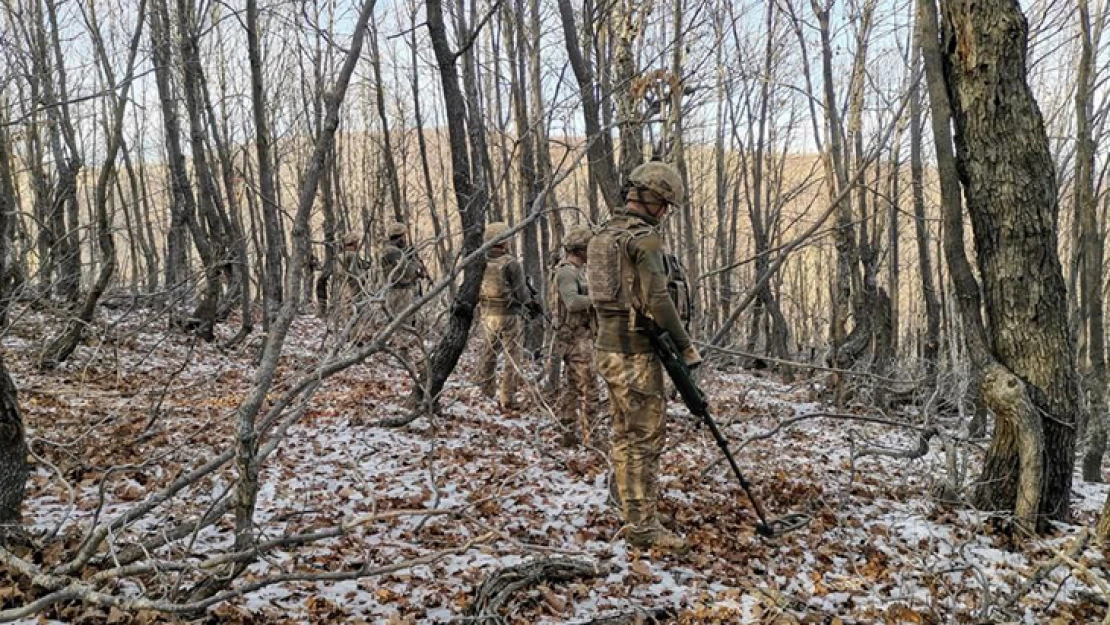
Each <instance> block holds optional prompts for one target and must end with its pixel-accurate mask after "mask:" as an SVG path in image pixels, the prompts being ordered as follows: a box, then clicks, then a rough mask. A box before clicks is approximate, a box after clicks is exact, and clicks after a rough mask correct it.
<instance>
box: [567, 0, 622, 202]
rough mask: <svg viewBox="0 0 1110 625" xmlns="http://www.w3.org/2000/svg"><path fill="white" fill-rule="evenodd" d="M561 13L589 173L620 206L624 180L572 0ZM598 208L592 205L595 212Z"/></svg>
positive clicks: (593, 180)
mask: <svg viewBox="0 0 1110 625" xmlns="http://www.w3.org/2000/svg"><path fill="white" fill-rule="evenodd" d="M558 2H559V16H560V18H561V19H562V24H563V37H564V40H565V41H566V47H567V57H568V58H569V59H570V66H571V69H572V70H573V71H574V77H575V80H577V82H578V91H579V95H580V97H581V98H582V116H583V117H584V119H585V122H586V142H587V143H586V151H587V153H588V154H587V158H588V159H589V172H590V180H591V181H592V184H595V185H597V188H598V190H599V191H600V192H601V197H602V198H603V199H604V200H605V204H606V206H608V207H609V209H610V210H612V209H613V208H615V207H617V206H620V204H621V193H620V186H619V185H620V179H619V178H618V176H617V168H616V165H615V164H614V162H613V140H612V138H611V136H610V134H609V131H608V129H606V130H604V131H603V130H602V127H601V113H600V110H601V109H600V106H599V105H598V101H597V97H596V96H595V95H594V94H595V90H596V88H597V87H596V85H595V84H594V75H593V70H592V69H591V67H590V64H589V63H587V61H586V59H587V58H589V56H587V55H586V54H585V53H584V52H583V50H582V48H581V46H580V45H579V43H578V25H577V24H576V23H575V20H574V9H573V8H572V7H571V3H570V0H558ZM593 212H594V209H593V207H592V205H591V214H592V213H593Z"/></svg>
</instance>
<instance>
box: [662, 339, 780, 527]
mask: <svg viewBox="0 0 1110 625" xmlns="http://www.w3.org/2000/svg"><path fill="white" fill-rule="evenodd" d="M646 334H647V336H648V337H649V339H650V340H651V346H652V348H653V350H654V351H655V354H656V355H657V356H658V357H659V360H661V361H662V363H663V368H664V369H666V370H667V375H668V376H670V378H671V380H672V381H673V382H674V385H675V388H677V389H678V394H679V395H681V396H682V401H683V402H684V403H685V404H686V407H687V408H689V410H690V413H691V414H693V415H694V416H696V417H698V418H700V419H701V420H702V421H703V422H704V423H705V424H706V425H707V426H708V427H709V431H710V432H711V433H712V434H713V440H715V441H716V442H717V447H719V448H720V449H721V453H723V454H724V456H725V459H726V460H728V465H729V466H730V467H732V472H733V474H734V475H736V479H737V480H739V482H740V487H741V488H743V489H744V494H745V495H747V496H748V501H750V502H751V503H752V508H754V509H755V514H756V516H757V517H759V525H757V526H756V532H757V533H759V534H761V535H763V536H773V535H775V534H776V533H782V531H790V529H796V528H795V527H794V525H795V524H796V523H797V522H798V521H800V520H801V518H800V517H801V515H790V516H789V517H786V518H784V519H783V520H780V521H779V522H776V523H775V524H774V525H772V524H771V523H768V522H767V515H766V514H764V513H763V506H762V505H760V503H759V500H758V499H756V497H755V495H754V494H753V493H752V490H751V484H749V483H748V480H746V479H744V474H743V473H741V471H740V467H739V465H737V464H736V459H735V458H733V457H732V451H731V450H729V448H728V440H726V439H725V436H724V434H721V430H720V428H718V427H717V422H716V421H714V420H713V417H712V416H710V414H709V402H708V401H707V400H706V398H705V394H704V393H702V391H701V389H700V388H698V385H697V383H696V382H694V378H693V376H692V375H691V374H690V368H689V367H687V366H686V362H685V361H684V360H683V359H682V354H681V353H680V352H679V351H678V346H677V345H675V342H674V339H673V338H671V335H670V334H668V333H667V332H664V331H662V330H656V331H650V330H649V331H647V332H646ZM787 520H789V521H788V522H786V523H784V521H787ZM779 526H782V527H783V528H786V527H788V528H789V529H785V530H782V529H779V530H776V527H779Z"/></svg>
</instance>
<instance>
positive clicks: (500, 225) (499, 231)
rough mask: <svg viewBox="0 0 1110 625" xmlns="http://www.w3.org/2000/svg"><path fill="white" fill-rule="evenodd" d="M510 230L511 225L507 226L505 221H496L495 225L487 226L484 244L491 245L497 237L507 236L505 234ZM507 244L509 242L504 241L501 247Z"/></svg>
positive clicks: (483, 239)
mask: <svg viewBox="0 0 1110 625" xmlns="http://www.w3.org/2000/svg"><path fill="white" fill-rule="evenodd" d="M508 229H509V224H507V223H505V222H503V221H495V222H493V223H490V224H487V225H486V233H485V234H484V235H483V236H482V242H483V243H489V242H490V241H492V240H494V239H496V238H497V237H499V236H501V235H503V234H505V232H506V231H507V230H508ZM507 243H508V241H502V242H501V245H505V244H507Z"/></svg>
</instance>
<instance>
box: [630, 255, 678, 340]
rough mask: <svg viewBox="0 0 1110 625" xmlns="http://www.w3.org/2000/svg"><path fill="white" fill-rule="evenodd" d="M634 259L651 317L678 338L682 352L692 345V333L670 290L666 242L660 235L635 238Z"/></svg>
mask: <svg viewBox="0 0 1110 625" xmlns="http://www.w3.org/2000/svg"><path fill="white" fill-rule="evenodd" d="M629 247H630V250H629V251H630V252H631V256H632V261H633V263H635V266H636V271H637V274H638V276H639V279H640V285H641V288H642V289H643V297H644V304H645V306H647V309H648V312H649V313H651V318H652V319H653V320H655V323H656V325H658V326H659V327H660V328H662V329H663V330H666V331H667V333H668V334H670V335H671V338H672V339H674V342H675V346H676V347H678V349H679V350H680V351H685V350H686V348H688V347H690V335H689V334H687V332H686V327H685V326H684V325H683V323H682V318H681V317H679V316H678V310H676V309H675V306H674V302H672V301H671V294H670V292H669V291H668V290H667V272H666V269H665V268H664V266H663V249H662V242H661V241H660V239H659V237H658V235H654V234H652V235H648V236H645V237H642V238H638V239H634V240H633V241H631V242H630V244H629Z"/></svg>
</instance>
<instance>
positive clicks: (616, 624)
mask: <svg viewBox="0 0 1110 625" xmlns="http://www.w3.org/2000/svg"><path fill="white" fill-rule="evenodd" d="M675 616H677V614H676V613H675V611H674V610H673V609H671V608H636V609H635V610H632V611H630V612H621V613H620V614H612V615H610V616H599V617H597V618H595V619H592V620H589V621H582V622H581V623H579V625H655V624H656V623H666V622H668V621H670V620H672V619H674V618H675Z"/></svg>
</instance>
